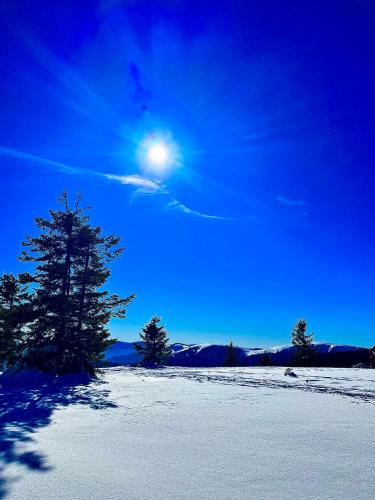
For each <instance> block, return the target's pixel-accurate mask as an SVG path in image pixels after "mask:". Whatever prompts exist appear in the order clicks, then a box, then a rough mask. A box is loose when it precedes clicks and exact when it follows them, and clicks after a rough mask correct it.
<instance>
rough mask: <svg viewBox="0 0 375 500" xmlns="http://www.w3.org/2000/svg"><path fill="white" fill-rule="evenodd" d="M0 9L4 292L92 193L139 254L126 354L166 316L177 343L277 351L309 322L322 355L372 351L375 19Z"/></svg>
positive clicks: (100, 7)
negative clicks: (151, 159) (68, 203)
mask: <svg viewBox="0 0 375 500" xmlns="http://www.w3.org/2000/svg"><path fill="white" fill-rule="evenodd" d="M77 4H78V5H77ZM0 9H1V18H2V23H3V26H2V29H1V31H0V68H1V74H2V78H1V80H0V109H1V121H0V161H1V163H0V168H1V173H0V182H1V186H2V196H1V197H0V210H1V214H2V217H1V221H2V232H1V234H2V244H1V247H0V272H9V271H13V272H18V271H21V270H22V269H24V265H23V264H21V263H19V262H17V260H16V256H17V255H18V254H19V253H20V243H21V241H22V240H23V239H24V236H25V234H26V233H32V232H33V218H34V217H35V216H39V215H45V214H46V212H47V209H48V208H49V207H52V206H56V198H57V197H58V195H59V194H60V193H61V192H62V190H64V189H68V190H69V193H70V194H71V196H72V197H74V195H75V193H76V192H77V191H79V192H80V193H82V196H83V200H84V203H86V204H88V205H91V206H92V207H93V209H92V220H93V222H94V223H96V224H99V225H101V226H103V228H104V231H105V232H107V233H110V232H114V233H116V234H119V235H120V236H121V237H122V240H123V243H124V245H125V246H126V247H127V250H126V252H125V253H124V254H123V256H122V257H121V258H120V259H119V260H118V261H117V262H116V263H115V264H114V265H113V274H112V277H111V279H110V283H109V284H110V288H111V290H113V291H114V292H117V293H120V294H123V295H126V294H130V293H133V292H135V293H137V298H136V300H135V301H134V303H133V304H132V305H131V306H130V307H129V311H128V318H127V319H126V320H125V321H123V322H119V321H117V322H114V323H113V325H112V329H113V333H114V334H115V335H116V336H117V337H118V338H121V339H123V340H133V339H135V338H136V337H137V332H138V331H139V329H140V327H141V326H142V324H143V323H144V322H146V321H147V320H148V319H149V318H150V316H151V315H153V314H158V315H161V316H162V317H163V319H164V322H165V324H166V326H167V328H168V330H169V332H170V337H171V339H172V340H173V341H184V342H198V341H202V342H217V343H224V342H228V341H229V340H233V341H234V342H235V343H236V344H239V345H248V346H255V345H259V346H262V345H275V344H282V343H288V342H289V339H290V330H291V328H292V325H293V323H294V322H295V320H296V319H297V318H299V317H301V316H303V317H305V318H306V319H307V321H308V325H309V327H310V329H311V330H312V331H314V333H315V337H316V340H319V341H332V342H341V343H356V344H362V345H370V344H374V338H375V334H374V324H375V309H374V298H375V293H374V289H375V284H374V279H375V259H374V243H375V236H374V235H375V222H374V188H375V173H374V157H375V154H374V132H375V130H374V129H375V126H374V91H373V89H374V88H375V75H374V71H373V60H374V48H375V47H374V46H375V33H374V30H375V28H374V22H373V19H374V14H375V12H374V7H373V6H372V5H371V2H368V1H366V0H352V1H350V0H347V1H345V2H342V1H330V2H323V1H322V2H320V1H316V2H299V1H295V2H294V1H287V2H269V1H245V0H243V1H231V2H224V1H223V2H220V1H216V2H213V1H210V0H207V1H205V2H197V1H189V2H187V1H178V0H175V1H166V0H164V1H163V0H156V1H153V2H147V1H144V2H136V1H122V2H117V1H115V0H103V1H97V2H95V1H80V2H70V1H68V2H66V1H65V2H59V1H57V2H47V1H33V2H31V1H30V2H28V1H17V0H15V1H12V2H8V5H5V6H4V5H2V6H1V7H0ZM150 138H151V139H150ZM150 140H151V141H156V142H158V141H160V142H161V143H163V144H166V145H167V146H168V148H169V151H170V152H171V153H170V154H171V160H170V161H169V163H168V165H166V166H165V168H157V166H156V165H152V164H148V163H147V162H146V161H145V154H147V147H148V142H147V141H150ZM144 148H146V149H144Z"/></svg>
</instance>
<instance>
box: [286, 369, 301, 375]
mask: <svg viewBox="0 0 375 500" xmlns="http://www.w3.org/2000/svg"><path fill="white" fill-rule="evenodd" d="M284 375H285V376H287V377H298V375H297V374H296V373H295V372H294V371H293V368H287V369H286V370H285V372H284Z"/></svg>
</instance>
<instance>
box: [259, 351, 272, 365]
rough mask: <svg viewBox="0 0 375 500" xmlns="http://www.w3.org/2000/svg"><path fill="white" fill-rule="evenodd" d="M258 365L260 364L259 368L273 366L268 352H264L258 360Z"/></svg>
mask: <svg viewBox="0 0 375 500" xmlns="http://www.w3.org/2000/svg"><path fill="white" fill-rule="evenodd" d="M260 364H261V366H272V365H273V362H272V359H271V356H270V353H269V352H267V351H264V353H263V354H262V356H261V358H260Z"/></svg>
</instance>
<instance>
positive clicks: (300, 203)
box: [276, 196, 307, 207]
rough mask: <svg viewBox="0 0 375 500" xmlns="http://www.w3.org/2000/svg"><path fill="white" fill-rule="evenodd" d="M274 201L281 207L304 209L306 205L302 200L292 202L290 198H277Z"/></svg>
mask: <svg viewBox="0 0 375 500" xmlns="http://www.w3.org/2000/svg"><path fill="white" fill-rule="evenodd" d="M276 200H277V201H278V202H279V203H281V204H282V205H287V206H289V207H305V206H306V205H307V203H306V201H304V200H292V199H290V198H286V197H285V196H277V197H276Z"/></svg>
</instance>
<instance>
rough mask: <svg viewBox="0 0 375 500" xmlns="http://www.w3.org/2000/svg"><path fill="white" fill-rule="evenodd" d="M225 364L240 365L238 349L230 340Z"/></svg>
mask: <svg viewBox="0 0 375 500" xmlns="http://www.w3.org/2000/svg"><path fill="white" fill-rule="evenodd" d="M224 366H228V367H230V366H238V356H237V349H236V348H235V347H234V345H233V342H229V344H228V345H227V352H226V355H225V359H224Z"/></svg>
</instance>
